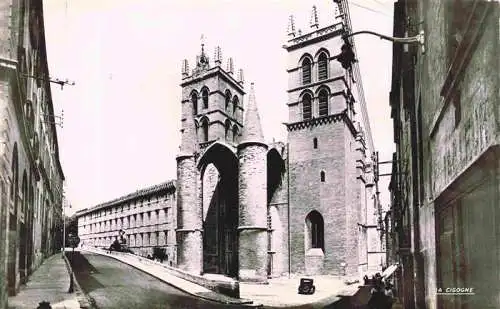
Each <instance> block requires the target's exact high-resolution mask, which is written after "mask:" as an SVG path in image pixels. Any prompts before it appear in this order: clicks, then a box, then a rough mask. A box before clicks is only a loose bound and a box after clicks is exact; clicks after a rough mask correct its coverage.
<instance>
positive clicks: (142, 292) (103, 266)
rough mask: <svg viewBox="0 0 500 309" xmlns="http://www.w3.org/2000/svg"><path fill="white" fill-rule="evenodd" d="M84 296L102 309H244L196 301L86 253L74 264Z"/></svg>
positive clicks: (137, 273)
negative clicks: (88, 297) (87, 296)
mask: <svg viewBox="0 0 500 309" xmlns="http://www.w3.org/2000/svg"><path fill="white" fill-rule="evenodd" d="M71 263H72V266H73V270H74V272H75V275H76V278H77V280H78V282H79V283H80V285H81V287H82V289H83V290H84V292H85V293H86V294H87V295H89V296H90V297H91V298H92V299H93V300H94V302H95V305H96V306H97V307H98V308H100V309H108V308H109V309H114V308H116V309H123V308H130V309H155V308H162V309H168V308H175V309H183V308H185V309H191V308H207V309H211V308H226V309H229V308H242V307H243V306H235V305H224V304H218V303H214V302H210V301H206V300H203V299H200V298H196V297H193V296H192V295H189V294H187V293H184V292H183V291H180V290H178V289H176V288H175V287H173V286H171V285H169V284H166V283H164V282H162V281H160V280H158V279H156V278H154V277H152V276H150V275H148V274H146V273H144V272H141V271H140V270H137V269H135V268H133V267H131V266H129V265H126V264H124V263H121V262H118V261H116V260H113V259H111V258H108V257H104V256H100V255H96V254H91V253H84V254H82V255H75V257H74V258H73V259H72V261H71Z"/></svg>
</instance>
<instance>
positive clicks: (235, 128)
mask: <svg viewBox="0 0 500 309" xmlns="http://www.w3.org/2000/svg"><path fill="white" fill-rule="evenodd" d="M237 139H238V127H237V126H236V125H234V126H233V143H236V141H237Z"/></svg>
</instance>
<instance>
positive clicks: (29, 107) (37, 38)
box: [0, 0, 64, 308]
mask: <svg viewBox="0 0 500 309" xmlns="http://www.w3.org/2000/svg"><path fill="white" fill-rule="evenodd" d="M0 20H1V21H2V22H1V25H0V118H1V119H0V198H1V199H0V278H2V279H1V280H0V308H6V306H7V294H8V295H15V294H16V293H17V292H18V289H19V286H20V284H21V283H23V282H25V281H26V279H27V277H28V276H29V275H30V274H31V273H32V272H33V270H34V269H36V268H37V267H38V265H40V263H41V262H42V261H43V259H44V258H45V257H47V256H49V255H51V254H53V253H55V252H56V251H58V250H59V249H60V245H61V240H62V233H61V232H62V200H63V181H64V175H63V171H62V168H61V165H60V162H59V149H58V143H57V133H56V122H57V121H56V117H55V116H54V110H53V105H52V98H51V88H50V77H49V71H48V65H47V53H46V48H45V33H44V20H43V10H42V1H41V0H34V1H15V2H13V3H10V1H2V3H1V5H0Z"/></svg>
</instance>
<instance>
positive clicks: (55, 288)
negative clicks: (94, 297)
mask: <svg viewBox="0 0 500 309" xmlns="http://www.w3.org/2000/svg"><path fill="white" fill-rule="evenodd" d="M69 285H70V277H69V273H68V269H67V267H66V262H65V261H64V259H63V257H62V255H61V253H56V254H54V255H52V256H51V257H49V258H47V259H46V260H45V261H44V262H43V263H42V265H40V267H38V269H37V270H35V272H34V273H33V274H32V275H31V276H30V277H29V279H28V282H27V283H26V285H24V286H21V290H20V291H19V293H18V294H17V295H16V296H12V297H9V298H8V308H9V309H35V308H37V307H38V305H39V303H40V302H42V301H47V302H49V303H50V305H51V307H52V309H79V308H80V303H79V302H78V299H77V294H76V293H68V289H69Z"/></svg>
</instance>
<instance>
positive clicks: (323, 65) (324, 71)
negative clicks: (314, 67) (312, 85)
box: [318, 52, 328, 80]
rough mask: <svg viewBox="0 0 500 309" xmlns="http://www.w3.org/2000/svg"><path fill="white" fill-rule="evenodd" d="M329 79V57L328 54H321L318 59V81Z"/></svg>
mask: <svg viewBox="0 0 500 309" xmlns="http://www.w3.org/2000/svg"><path fill="white" fill-rule="evenodd" d="M327 78H328V57H327V55H326V53H324V52H323V53H321V54H320V55H319V57H318V80H324V79H327Z"/></svg>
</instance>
